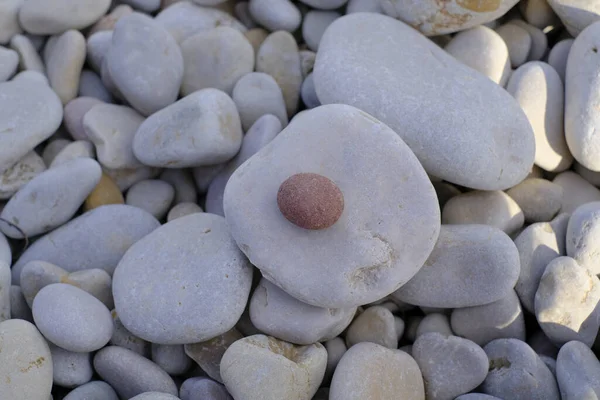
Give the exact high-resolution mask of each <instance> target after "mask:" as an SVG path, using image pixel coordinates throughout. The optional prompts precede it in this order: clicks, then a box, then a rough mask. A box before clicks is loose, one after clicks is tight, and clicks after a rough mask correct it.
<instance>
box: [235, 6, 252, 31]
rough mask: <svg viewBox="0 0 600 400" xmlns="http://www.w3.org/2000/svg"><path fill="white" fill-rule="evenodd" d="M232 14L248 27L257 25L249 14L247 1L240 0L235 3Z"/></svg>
mask: <svg viewBox="0 0 600 400" xmlns="http://www.w3.org/2000/svg"><path fill="white" fill-rule="evenodd" d="M233 15H234V16H235V17H236V18H237V19H238V20H239V21H240V22H241V23H242V24H244V26H245V27H246V28H248V29H254V28H256V27H257V25H256V22H255V21H254V20H253V19H252V15H251V14H250V4H249V3H248V2H247V1H240V2H238V3H237V4H236V5H235V8H234V11H233Z"/></svg>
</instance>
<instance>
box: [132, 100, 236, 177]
mask: <svg viewBox="0 0 600 400" xmlns="http://www.w3.org/2000/svg"><path fill="white" fill-rule="evenodd" d="M173 131H176V132H178V135H175V136H174V135H172V132H173ZM242 136H243V133H242V126H241V122H240V117H239V114H238V111H237V109H236V107H235V103H234V102H233V100H232V99H231V98H230V97H229V96H228V95H227V94H226V93H225V92H222V91H220V90H217V89H203V90H199V91H197V92H195V93H192V94H191V95H189V96H186V97H184V98H183V99H181V100H179V101H178V102H176V103H174V104H173V105H171V106H169V107H167V108H165V109H164V110H161V111H160V112H157V113H156V114H154V115H152V116H151V117H150V118H148V119H146V121H144V123H143V124H142V125H141V126H140V128H139V129H138V131H137V133H136V134H135V137H134V140H133V152H134V154H135V156H136V157H137V158H138V160H140V161H141V162H142V163H144V164H146V165H150V166H155V167H168V168H186V167H195V166H202V165H214V164H218V163H221V162H225V161H228V160H230V159H231V158H233V157H234V156H235V155H236V153H237V152H238V150H239V149H240V146H241V144H242Z"/></svg>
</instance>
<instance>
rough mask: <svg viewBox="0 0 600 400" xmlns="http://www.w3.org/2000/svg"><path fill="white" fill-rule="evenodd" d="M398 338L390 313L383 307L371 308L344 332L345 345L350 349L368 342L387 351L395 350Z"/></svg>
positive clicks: (392, 316) (361, 314)
mask: <svg viewBox="0 0 600 400" xmlns="http://www.w3.org/2000/svg"><path fill="white" fill-rule="evenodd" d="M401 335H402V333H400V336H401ZM398 336H399V335H398V331H397V329H396V322H395V320H394V315H393V314H392V313H391V311H390V310H388V309H387V308H385V307H381V306H373V307H369V308H367V309H366V310H365V311H364V312H362V313H360V314H359V315H358V316H357V317H356V318H355V319H354V320H353V321H352V324H350V326H349V327H348V329H347V331H346V345H347V346H348V348H350V347H352V346H354V345H355V344H357V343H360V342H370V343H376V344H378V345H380V346H384V347H387V348H388V349H397V348H398V339H399V337H398Z"/></svg>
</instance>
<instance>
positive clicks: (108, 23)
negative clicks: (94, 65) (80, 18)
mask: <svg viewBox="0 0 600 400" xmlns="http://www.w3.org/2000/svg"><path fill="white" fill-rule="evenodd" d="M126 1H130V2H136V1H138V2H140V1H141V2H143V1H144V0H126ZM147 1H150V2H153V1H155V0H147ZM132 12H133V8H131V6H129V5H127V4H119V5H117V6H116V7H114V8H112V10H110V12H109V13H108V14H106V15H104V16H103V17H102V18H100V19H99V20H98V22H96V23H95V24H94V25H93V26H92V27H91V28H90V31H89V33H88V37H90V36H92V35H93V34H94V33H97V32H103V31H112V30H113V29H115V24H116V23H117V22H118V21H119V19H121V18H122V17H124V16H126V15H129V14H131V13H132Z"/></svg>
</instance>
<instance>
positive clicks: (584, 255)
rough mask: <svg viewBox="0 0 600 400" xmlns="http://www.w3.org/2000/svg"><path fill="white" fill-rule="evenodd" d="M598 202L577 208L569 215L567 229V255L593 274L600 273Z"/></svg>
mask: <svg viewBox="0 0 600 400" xmlns="http://www.w3.org/2000/svg"><path fill="white" fill-rule="evenodd" d="M599 229H600V202H591V203H587V204H584V205H582V206H579V207H578V208H576V209H575V211H573V214H571V218H570V219H569V225H568V227H567V236H566V237H567V240H566V243H567V253H566V254H567V255H568V256H569V257H573V258H574V259H575V261H576V262H577V263H578V264H579V265H581V266H582V267H584V268H586V269H589V270H590V271H591V272H592V273H593V274H598V273H600V265H599V260H600V259H599V258H598V255H597V252H598V244H597V243H598V235H599V233H598V232H600V231H599Z"/></svg>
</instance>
